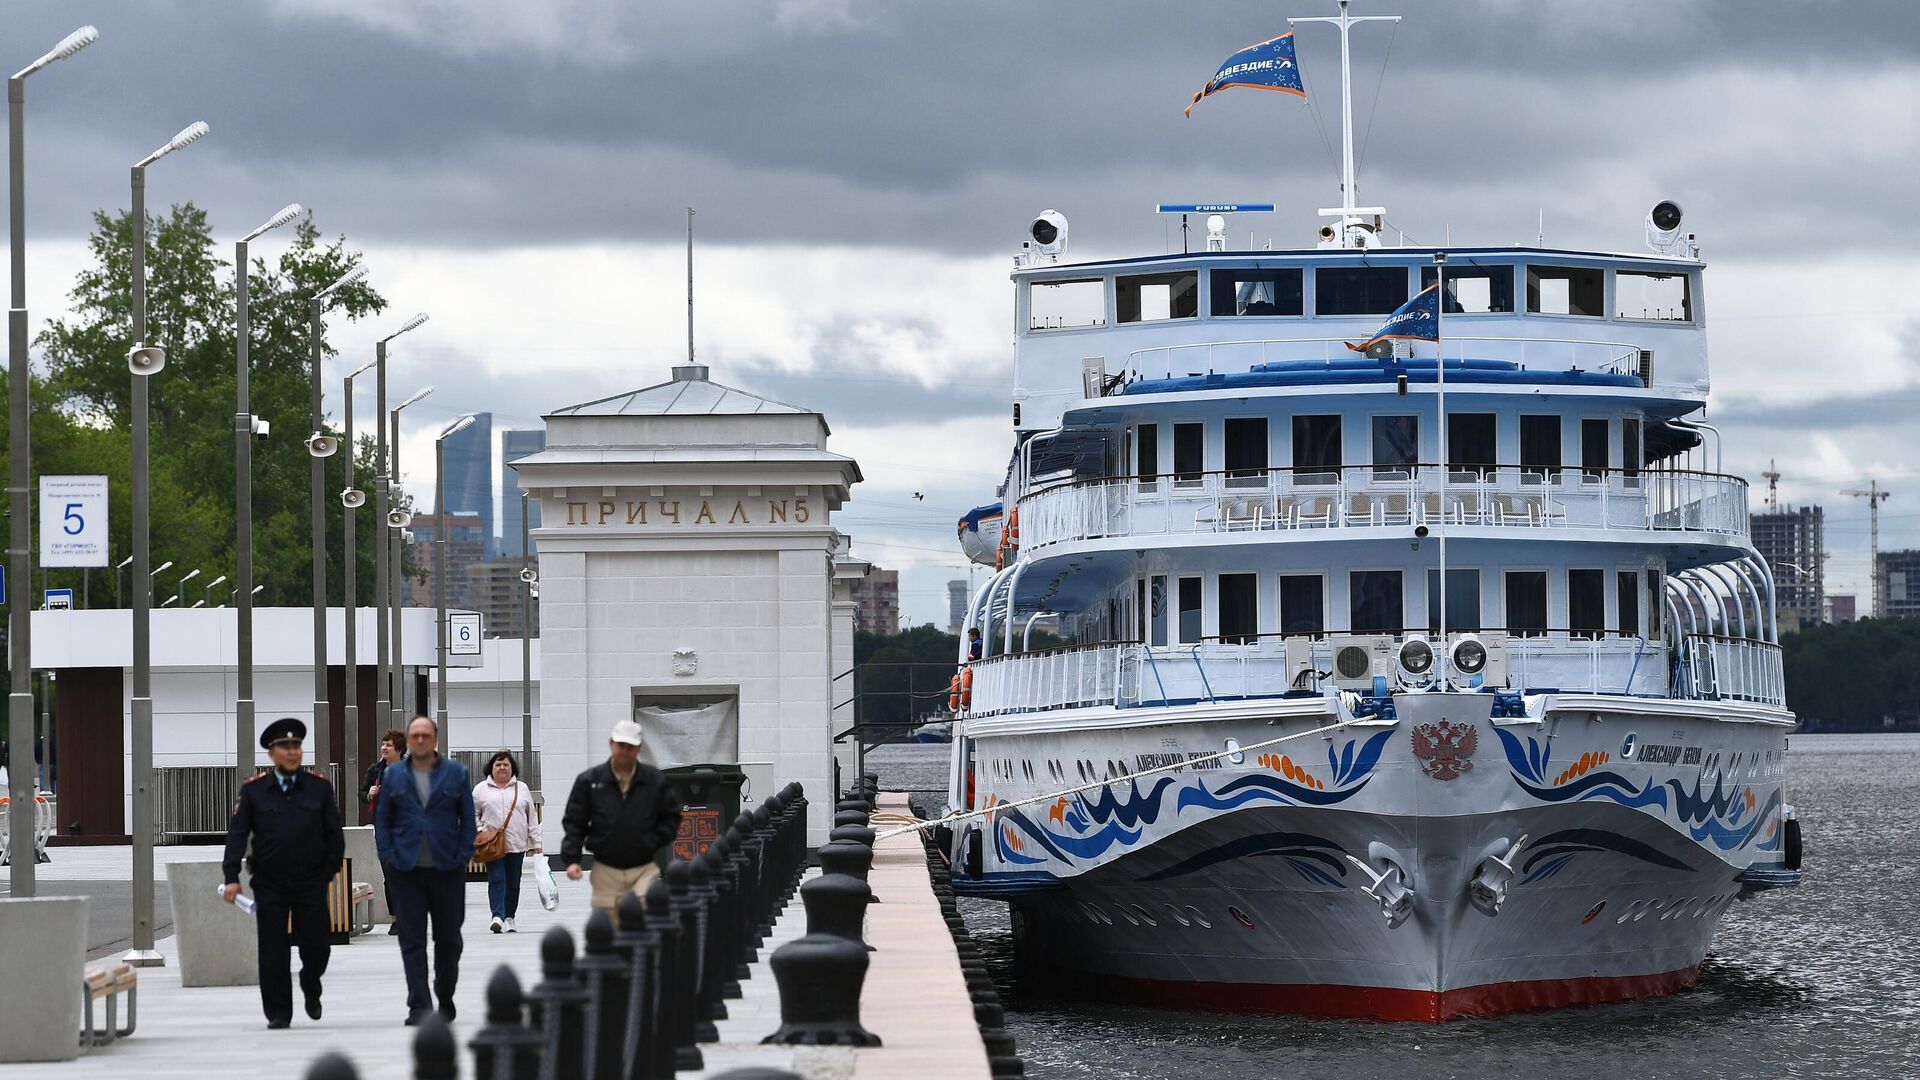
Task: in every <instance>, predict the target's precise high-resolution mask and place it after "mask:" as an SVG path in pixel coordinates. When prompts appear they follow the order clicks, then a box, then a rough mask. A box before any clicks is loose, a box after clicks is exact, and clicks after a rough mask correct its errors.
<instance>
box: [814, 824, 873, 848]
mask: <svg viewBox="0 0 1920 1080" xmlns="http://www.w3.org/2000/svg"><path fill="white" fill-rule="evenodd" d="M879 836H880V834H879V833H876V832H874V831H873V830H872V829H870V828H868V827H867V826H865V825H836V826H834V827H833V831H832V832H830V833H828V834H827V839H828V840H851V841H853V842H854V843H856V844H865V845H867V846H868V847H872V846H873V844H874V841H875V840H877V839H878V838H879Z"/></svg>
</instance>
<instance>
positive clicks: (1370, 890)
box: [1347, 844, 1413, 930]
mask: <svg viewBox="0 0 1920 1080" xmlns="http://www.w3.org/2000/svg"><path fill="white" fill-rule="evenodd" d="M1371 846H1372V847H1374V848H1378V847H1380V845H1378V844H1375V845H1371ZM1367 855H1368V856H1369V857H1371V858H1377V859H1379V860H1380V861H1381V862H1383V863H1385V864H1386V869H1384V870H1375V869H1374V868H1373V867H1372V866H1370V865H1368V864H1367V863H1366V862H1363V861H1362V860H1360V859H1357V858H1355V857H1354V856H1352V855H1348V856H1347V861H1348V862H1350V863H1352V864H1353V865H1355V866H1357V867H1359V868H1360V872H1361V873H1363V874H1365V875H1367V878H1368V879H1369V880H1370V881H1371V882H1372V884H1370V885H1368V886H1366V887H1365V888H1363V889H1361V890H1360V891H1361V892H1363V893H1365V894H1367V895H1368V896H1371V897H1373V899H1374V901H1375V902H1376V903H1378V904H1379V905H1380V914H1381V915H1384V916H1385V917H1386V920H1387V929H1389V930H1394V929H1398V928H1399V926H1400V924H1401V923H1404V922H1406V921H1407V917H1408V916H1410V915H1412V914H1413V890H1411V889H1409V888H1407V886H1406V880H1407V875H1406V871H1404V870H1402V869H1401V868H1400V864H1399V863H1397V862H1395V861H1393V860H1392V859H1391V858H1388V857H1386V856H1384V855H1381V854H1380V853H1379V852H1378V851H1377V850H1370V851H1368V852H1367Z"/></svg>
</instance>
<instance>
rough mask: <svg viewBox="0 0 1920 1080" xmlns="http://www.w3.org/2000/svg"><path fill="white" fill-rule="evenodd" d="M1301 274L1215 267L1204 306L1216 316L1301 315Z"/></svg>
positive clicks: (1292, 271) (1303, 308) (1290, 271)
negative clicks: (1210, 301)
mask: <svg viewBox="0 0 1920 1080" xmlns="http://www.w3.org/2000/svg"><path fill="white" fill-rule="evenodd" d="M1305 277H1306V275H1305V274H1303V273H1302V272H1301V271H1299V270H1215V271H1214V272H1213V281H1212V285H1213V301H1212V303H1210V304H1209V305H1208V308H1209V309H1210V310H1211V311H1212V312H1213V314H1214V315H1215V316H1217V317H1231V316H1235V315H1300V314H1304V313H1305V311H1306V306H1305V304H1304V303H1303V302H1302V300H1301V290H1302V285H1301V283H1302V281H1303V280H1304V278H1305Z"/></svg>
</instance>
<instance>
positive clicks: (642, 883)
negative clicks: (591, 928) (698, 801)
mask: <svg viewBox="0 0 1920 1080" xmlns="http://www.w3.org/2000/svg"><path fill="white" fill-rule="evenodd" d="M607 751H608V757H607V760H606V761H603V762H601V763H600V764H598V765H595V766H593V767H592V768H590V769H588V770H587V771H585V772H583V773H581V774H580V775H579V776H577V777H575V778H574V781H573V792H572V793H571V794H569V795H568V796H567V810H566V813H565V815H564V816H562V817H561V819H560V825H561V828H562V830H564V832H565V834H566V838H565V839H564V840H562V841H561V842H560V855H561V857H562V858H564V859H566V860H567V877H568V878H569V879H570V880H573V881H579V880H580V858H581V856H580V853H581V850H582V849H583V848H584V849H585V850H587V851H591V852H593V906H594V907H597V908H609V909H610V908H612V907H613V906H614V903H615V902H616V901H618V900H619V899H620V895H621V894H622V893H625V892H629V891H639V890H643V889H645V888H646V887H647V883H648V882H651V881H652V880H653V879H654V878H655V877H658V876H659V874H660V868H659V867H657V866H655V865H654V864H653V856H654V853H655V852H656V851H659V850H660V849H662V848H664V847H667V846H668V845H670V844H672V843H673V837H674V834H675V833H677V832H679V831H680V804H678V803H676V802H674V801H673V800H672V797H671V795H670V794H669V793H668V791H667V782H666V777H664V776H662V775H661V773H660V770H659V769H656V768H654V767H653V766H651V765H648V764H647V763H646V762H643V761H641V760H640V725H639V724H636V723H634V722H633V721H632V720H622V721H620V722H619V723H617V724H615V725H613V734H612V736H611V737H610V738H609V739H608V740H607Z"/></svg>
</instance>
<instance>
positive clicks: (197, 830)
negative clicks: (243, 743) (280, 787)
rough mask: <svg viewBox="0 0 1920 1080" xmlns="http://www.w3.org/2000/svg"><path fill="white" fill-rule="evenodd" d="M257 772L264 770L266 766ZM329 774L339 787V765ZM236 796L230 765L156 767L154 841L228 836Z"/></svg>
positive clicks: (330, 767) (178, 842) (189, 840)
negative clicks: (228, 824) (228, 825)
mask: <svg viewBox="0 0 1920 1080" xmlns="http://www.w3.org/2000/svg"><path fill="white" fill-rule="evenodd" d="M255 771H256V772H265V771H266V766H264V765H263V766H259V767H258V768H256V769H255ZM327 776H328V778H329V779H331V780H332V781H333V786H334V787H335V788H336V789H337V788H338V787H339V786H340V766H339V765H338V764H333V765H329V766H327ZM355 790H356V791H358V790H359V789H358V788H357V787H356V788H355ZM233 799H234V795H233V766H231V765H169V766H167V767H165V768H159V769H155V770H153V832H154V836H153V840H154V843H156V844H184V843H189V842H191V841H193V840H204V839H206V838H207V837H209V836H224V835H226V831H227V823H228V821H229V820H230V819H231V818H232V816H233Z"/></svg>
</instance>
